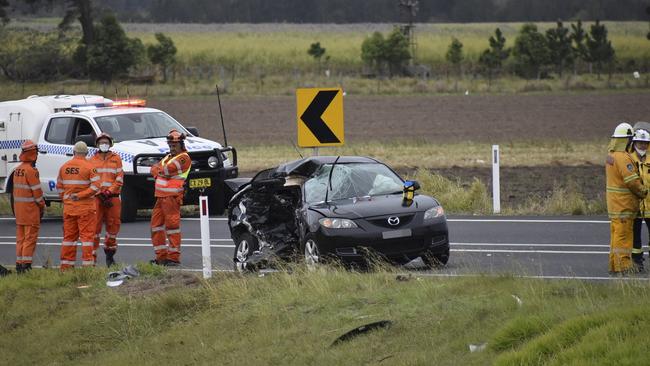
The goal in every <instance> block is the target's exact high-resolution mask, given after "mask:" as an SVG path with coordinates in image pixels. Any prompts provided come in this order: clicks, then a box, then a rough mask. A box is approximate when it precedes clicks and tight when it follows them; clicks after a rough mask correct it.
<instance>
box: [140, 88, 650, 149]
mask: <svg viewBox="0 0 650 366" xmlns="http://www.w3.org/2000/svg"><path fill="white" fill-rule="evenodd" d="M149 104H150V105H151V106H152V107H154V108H160V109H163V110H165V111H167V112H168V113H170V114H171V115H172V116H174V117H175V118H177V119H178V120H179V121H181V122H182V123H183V124H185V125H186V126H196V127H198V128H199V130H200V131H201V134H202V135H203V136H205V137H207V138H210V139H215V140H217V141H223V136H222V132H221V125H220V122H219V111H218V107H217V99H216V96H215V97H203V98H193V99H192V98H184V99H159V100H156V99H153V100H150V101H149ZM222 104H223V109H224V118H225V120H226V127H227V130H228V142H229V143H230V144H232V145H235V146H241V145H243V144H267V143H273V144H289V141H293V140H295V139H296V110H295V108H296V102H295V98H294V97H291V96H287V97H247V98H244V97H233V96H226V97H224V98H222ZM344 108H345V134H346V136H345V138H346V142H348V143H354V142H362V141H368V140H418V141H429V142H431V143H441V142H463V141H476V142H491V143H503V142H508V141H521V140H524V141H530V140H539V139H542V140H554V139H565V140H569V141H574V140H580V141H594V140H597V139H607V137H608V136H609V135H610V134H611V131H612V130H613V128H614V127H615V126H616V124H617V123H618V122H619V121H621V120H631V121H638V120H648V119H650V94H611V95H591V94H581V95H470V96H464V95H463V96H433V95H432V96H399V97H396V96H348V97H346V98H345V101H344Z"/></svg>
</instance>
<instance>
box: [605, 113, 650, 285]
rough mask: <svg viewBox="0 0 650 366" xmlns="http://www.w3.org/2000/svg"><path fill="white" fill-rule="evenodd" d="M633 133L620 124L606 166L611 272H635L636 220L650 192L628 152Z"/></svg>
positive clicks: (628, 127)
mask: <svg viewBox="0 0 650 366" xmlns="http://www.w3.org/2000/svg"><path fill="white" fill-rule="evenodd" d="M623 125H625V126H623ZM620 130H623V132H621V131H620ZM631 131H632V126H629V125H628V124H621V125H619V126H618V127H617V128H616V130H615V133H614V135H613V136H612V140H611V142H610V146H609V154H608V155H607V159H606V164H605V175H606V179H607V212H608V215H609V218H610V232H611V237H610V254H609V271H610V272H611V273H621V272H626V271H629V270H632V260H631V253H632V242H633V224H634V219H635V218H636V216H637V213H638V211H639V199H642V198H645V196H646V195H647V193H648V192H647V189H646V188H645V187H644V186H643V184H642V183H641V179H640V177H639V171H638V168H637V165H636V163H635V162H634V160H633V158H632V156H631V154H630V153H629V152H628V151H627V144H628V141H629V138H630V137H631V136H632V132H631Z"/></svg>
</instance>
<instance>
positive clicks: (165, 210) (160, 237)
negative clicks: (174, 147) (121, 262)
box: [151, 152, 192, 263]
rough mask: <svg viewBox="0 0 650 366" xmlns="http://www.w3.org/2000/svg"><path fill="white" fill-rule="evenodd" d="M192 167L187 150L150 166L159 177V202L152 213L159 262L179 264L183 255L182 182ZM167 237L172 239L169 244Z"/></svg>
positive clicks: (154, 246) (157, 180)
mask: <svg viewBox="0 0 650 366" xmlns="http://www.w3.org/2000/svg"><path fill="white" fill-rule="evenodd" d="M191 167H192V160H191V159H190V156H189V155H188V154H187V152H182V153H180V154H178V155H176V156H171V154H169V155H167V156H165V157H164V158H163V159H162V160H161V161H160V162H159V163H158V164H156V165H154V166H153V167H152V168H151V175H153V176H154V178H155V179H156V192H155V196H156V205H155V206H154V208H153V212H152V213H151V243H152V244H153V248H154V251H155V252H156V261H157V262H158V263H165V262H166V261H171V262H176V263H180V258H181V228H180V225H181V204H182V203H183V192H184V188H183V185H184V184H185V179H187V175H188V174H189V172H190V168H191ZM165 237H166V238H167V239H168V240H169V246H168V245H167V243H166V240H165Z"/></svg>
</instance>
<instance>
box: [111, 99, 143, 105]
mask: <svg viewBox="0 0 650 366" xmlns="http://www.w3.org/2000/svg"><path fill="white" fill-rule="evenodd" d="M146 106H147V101H146V100H144V99H121V100H114V101H113V107H146Z"/></svg>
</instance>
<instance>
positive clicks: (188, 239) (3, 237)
mask: <svg viewBox="0 0 650 366" xmlns="http://www.w3.org/2000/svg"><path fill="white" fill-rule="evenodd" d="M0 239H13V240H16V237H15V236H0ZM39 239H47V240H57V239H58V240H63V237H62V236H40V237H39ZM103 239H104V237H103V236H102V241H103ZM120 240H136V241H151V238H122V237H118V238H117V243H118V245H119V243H120ZM182 240H183V241H201V239H194V238H183V239H182ZM210 241H225V242H232V239H210Z"/></svg>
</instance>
